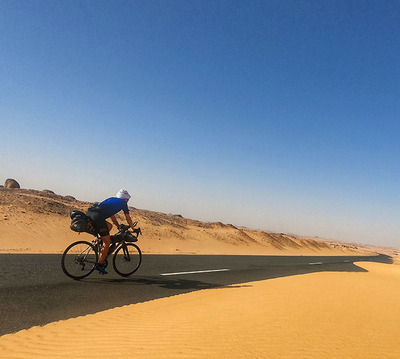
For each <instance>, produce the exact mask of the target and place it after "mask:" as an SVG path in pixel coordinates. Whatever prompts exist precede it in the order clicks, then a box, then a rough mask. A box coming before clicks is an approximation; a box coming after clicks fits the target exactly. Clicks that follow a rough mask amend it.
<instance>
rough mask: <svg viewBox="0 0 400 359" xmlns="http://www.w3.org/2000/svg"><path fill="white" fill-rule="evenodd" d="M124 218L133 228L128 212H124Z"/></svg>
mask: <svg viewBox="0 0 400 359" xmlns="http://www.w3.org/2000/svg"><path fill="white" fill-rule="evenodd" d="M125 218H126V221H127V222H128V224H129V226H130V227H131V228H132V229H135V226H134V225H133V222H132V218H131V216H130V215H129V213H125Z"/></svg>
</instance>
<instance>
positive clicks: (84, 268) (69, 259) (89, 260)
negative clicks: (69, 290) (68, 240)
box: [61, 241, 98, 279]
mask: <svg viewBox="0 0 400 359" xmlns="http://www.w3.org/2000/svg"><path fill="white" fill-rule="evenodd" d="M97 259H98V254H97V252H96V251H95V248H94V247H93V245H92V244H91V243H89V242H86V241H79V242H75V243H73V244H71V245H70V246H69V247H68V248H67V249H66V250H65V252H64V254H63V256H62V261H61V267H62V269H63V271H64V273H65V274H66V275H67V276H69V277H71V278H73V279H81V278H84V277H86V276H88V275H89V274H90V273H92V272H93V270H94V267H95V263H96V262H97Z"/></svg>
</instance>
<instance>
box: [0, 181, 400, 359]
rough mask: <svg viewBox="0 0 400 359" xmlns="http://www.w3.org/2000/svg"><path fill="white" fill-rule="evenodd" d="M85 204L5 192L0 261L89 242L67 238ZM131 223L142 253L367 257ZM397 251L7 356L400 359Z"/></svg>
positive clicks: (41, 338) (76, 321)
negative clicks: (137, 229) (383, 258)
mask: <svg viewBox="0 0 400 359" xmlns="http://www.w3.org/2000/svg"><path fill="white" fill-rule="evenodd" d="M88 205H89V204H88V203H84V202H80V201H76V200H74V199H70V198H66V197H63V196H59V195H56V194H52V193H49V192H43V191H33V190H16V191H9V190H4V189H3V190H0V211H1V212H0V252H3V253H61V252H62V251H63V250H64V248H65V247H66V246H67V245H68V244H69V243H72V242H73V241H76V240H78V239H83V238H85V239H91V237H90V236H89V235H88V234H81V235H80V236H78V235H77V234H76V233H74V232H72V231H71V230H70V229H69V217H68V213H69V211H70V210H71V209H74V208H80V209H85V208H86V207H87V206H88ZM132 216H133V217H134V218H135V219H137V220H139V222H140V225H141V227H142V229H143V234H144V236H143V237H142V238H141V239H140V241H139V245H140V246H141V248H143V250H144V252H145V253H167V254H170V253H176V254H180V253H193V254H275V255H340V254H343V255H347V256H348V255H359V254H360V253H366V250H368V248H367V247H363V246H357V245H350V244H345V243H338V242H333V241H324V240H320V239H315V238H305V237H301V236H297V235H292V234H283V233H271V232H267V231H256V230H251V229H248V228H242V227H235V226H233V225H229V224H222V223H203V222H199V221H195V220H190V219H185V218H182V217H180V216H175V215H168V214H162V213H156V212H151V211H145V210H138V209H133V208H132ZM390 251H391V252H393V253H392V254H393V255H394V256H395V260H394V263H395V264H392V265H389V264H378V263H371V262H363V263H356V265H357V266H359V268H358V270H355V271H352V272H318V273H310V274H303V275H297V276H291V277H283V278H275V279H270V280H265V281H259V282H252V283H245V284H241V285H235V286H227V287H224V288H219V289H207V290H202V291H197V292H192V293H188V294H182V295H178V296H174V297H169V298H163V299H158V300H154V301H149V302H144V303H139V304H135V305H129V306H125V307H120V308H115V309H111V310H108V311H104V312H99V313H96V314H93V315H87V316H83V317H78V318H72V319H69V320H65V321H60V322H54V323H50V324H47V325H45V326H43V327H33V328H30V329H28V330H22V331H19V332H17V333H13V334H7V335H3V336H1V337H0V358H10V359H12V358H76V357H85V358H97V357H102V358H134V357H140V358H296V359H297V358H307V359H309V358H318V359H320V358H363V359H364V358H367V359H368V358H371V359H372V358H399V357H400V348H399V346H398V338H399V336H400V325H399V323H400V302H399V298H400V286H399V281H400V265H398V264H399V263H398V259H397V258H398V257H396V256H398V251H396V250H394V249H393V250H390ZM373 252H374V249H370V251H369V252H368V253H369V254H373ZM396 263H397V264H396ZM355 268H356V267H355ZM10 300H11V298H10ZM16 320H18V318H16Z"/></svg>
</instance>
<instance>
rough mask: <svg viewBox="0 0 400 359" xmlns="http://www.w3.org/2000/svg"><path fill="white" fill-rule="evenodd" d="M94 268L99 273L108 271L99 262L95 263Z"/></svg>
mask: <svg viewBox="0 0 400 359" xmlns="http://www.w3.org/2000/svg"><path fill="white" fill-rule="evenodd" d="M96 269H97V270H98V271H99V272H100V273H101V274H108V272H107V271H106V270H105V269H104V267H103V266H102V265H101V264H99V263H96Z"/></svg>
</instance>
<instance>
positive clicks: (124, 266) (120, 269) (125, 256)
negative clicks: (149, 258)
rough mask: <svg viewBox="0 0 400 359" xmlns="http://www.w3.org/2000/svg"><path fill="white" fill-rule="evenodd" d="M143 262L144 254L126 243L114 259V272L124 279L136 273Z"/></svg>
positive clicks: (134, 246)
mask: <svg viewBox="0 0 400 359" xmlns="http://www.w3.org/2000/svg"><path fill="white" fill-rule="evenodd" d="M141 262H142V253H141V251H140V249H139V247H138V246H136V245H135V244H133V243H124V244H122V245H121V247H119V248H118V249H117V250H116V252H115V254H114V257H113V266H114V270H115V271H116V272H117V273H118V274H119V275H122V276H124V277H127V276H129V275H131V274H133V273H134V272H136V271H137V270H138V268H139V266H140V264H141Z"/></svg>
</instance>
